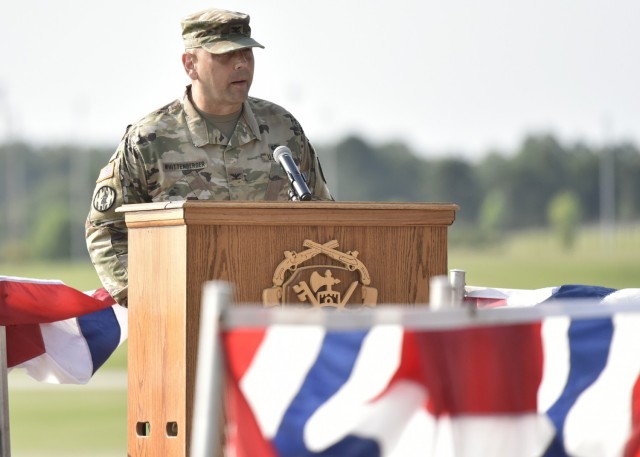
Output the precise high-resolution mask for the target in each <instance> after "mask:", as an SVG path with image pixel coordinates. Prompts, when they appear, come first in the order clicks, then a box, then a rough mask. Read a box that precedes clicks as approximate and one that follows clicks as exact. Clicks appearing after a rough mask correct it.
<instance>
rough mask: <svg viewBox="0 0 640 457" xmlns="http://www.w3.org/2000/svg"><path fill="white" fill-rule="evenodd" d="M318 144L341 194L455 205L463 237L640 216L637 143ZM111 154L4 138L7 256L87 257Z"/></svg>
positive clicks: (0, 152)
mask: <svg viewBox="0 0 640 457" xmlns="http://www.w3.org/2000/svg"><path fill="white" fill-rule="evenodd" d="M316 150H317V152H318V155H319V156H320V158H321V161H322V163H323V167H324V172H325V174H326V176H327V181H328V182H329V184H330V187H331V188H332V191H333V194H334V196H335V197H336V199H337V200H342V201H387V202H389V201H390V202H393V201H398V202H451V203H456V204H457V205H459V206H460V211H459V212H458V214H457V217H456V222H455V223H454V227H453V228H452V234H453V235H454V236H455V240H456V241H457V242H467V243H469V244H472V245H477V244H483V243H491V242H499V240H500V239H501V237H502V236H503V234H504V233H506V232H509V231H514V230H520V229H527V228H540V227H554V228H555V229H557V230H558V231H559V233H560V234H561V236H563V237H565V242H566V244H567V245H570V243H571V237H572V230H574V229H575V227H576V226H577V225H578V224H589V223H595V222H597V221H599V220H600V219H601V218H602V217H603V214H610V217H611V218H612V219H615V220H616V221H617V222H619V223H631V222H637V221H638V219H639V217H640V151H639V150H638V148H637V147H636V146H635V145H634V144H632V143H617V144H610V145H607V146H593V145H589V144H586V143H581V142H575V143H570V144H565V143H562V142H561V141H559V140H558V139H557V138H556V137H554V135H552V134H535V135H529V136H527V137H526V138H524V139H523V141H522V142H521V143H520V145H519V146H518V147H517V148H516V150H514V151H506V152H505V151H502V152H501V151H489V152H487V153H486V154H485V155H484V156H483V157H482V158H481V159H480V160H477V161H472V160H469V159H465V158H464V157H463V156H461V155H454V154H452V155H449V156H440V157H437V158H429V157H428V156H424V155H420V154H418V153H416V152H415V151H413V150H411V148H409V147H408V146H407V145H406V144H403V143H400V142H395V143H388V144H382V145H374V144H372V143H370V142H368V141H367V140H366V139H365V138H362V137H359V136H351V137H347V138H345V139H343V140H342V141H340V142H338V143H336V144H331V145H316ZM112 153H113V150H112V149H108V148H98V147H94V148H85V147H81V146H73V145H67V146H63V145H60V146H48V147H45V146H35V145H29V144H26V143H11V144H4V145H0V262H2V261H4V262H6V261H16V260H20V259H27V258H37V259H41V258H46V259H57V258H69V257H73V258H79V257H85V256H86V249H85V247H84V235H83V233H84V218H85V217H86V214H87V212H88V209H89V204H90V201H91V193H92V191H93V186H94V183H95V178H96V176H97V175H98V172H99V170H100V168H101V167H102V166H104V165H105V164H106V162H107V161H108V159H109V157H110V156H111V154H112ZM607 196H608V197H607ZM603 202H604V203H603Z"/></svg>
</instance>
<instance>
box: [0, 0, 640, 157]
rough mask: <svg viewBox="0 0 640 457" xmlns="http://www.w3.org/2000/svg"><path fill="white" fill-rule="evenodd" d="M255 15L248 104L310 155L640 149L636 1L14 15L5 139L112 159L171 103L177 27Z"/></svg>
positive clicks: (69, 0) (43, 9)
mask: <svg viewBox="0 0 640 457" xmlns="http://www.w3.org/2000/svg"><path fill="white" fill-rule="evenodd" d="M210 6H218V7H222V8H227V9H233V10H238V11H243V12H246V13H249V14H250V15H251V18H252V20H251V25H252V29H253V36H254V37H255V38H256V39H257V40H258V41H260V42H261V43H262V44H264V45H265V46H266V49H264V50H260V49H259V50H256V76H255V80H254V85H253V88H252V95H254V96H256V97H260V98H266V99H268V100H271V101H273V102H276V103H278V104H281V105H283V106H284V107H286V108H287V109H289V110H290V111H291V112H292V113H293V114H294V115H295V116H296V117H297V118H298V119H299V121H300V122H301V123H302V125H303V127H304V129H305V131H306V132H307V134H308V135H309V137H310V138H311V139H312V141H313V142H314V143H318V144H320V143H328V142H333V141H337V140H339V139H340V138H342V137H343V136H344V135H347V134H349V133H357V134H360V135H362V136H364V137H365V138H367V139H369V140H370V141H372V142H384V141H393V140H402V141H405V142H407V143H408V144H409V145H410V146H411V147H412V148H413V149H414V150H415V151H416V152H418V153H420V154H424V155H426V156H435V155H441V154H444V153H455V154H460V155H465V156H470V157H479V156H481V155H482V154H483V153H485V152H486V151H487V150H488V149H489V148H499V149H503V150H510V149H513V148H514V147H515V146H516V145H517V144H518V143H519V141H520V140H521V139H522V137H523V135H524V134H525V133H527V132H540V131H550V132H553V133H555V134H557V135H558V136H559V137H560V138H561V139H563V140H564V141H576V140H580V139H582V140H585V141H590V142H592V143H596V142H597V143H600V142H602V141H605V140H607V141H621V140H631V141H635V142H636V143H638V144H640V93H639V91H638V81H640V27H638V26H637V23H638V18H640V2H637V1H634V0H610V1H607V2H605V1H595V0H554V1H551V0H535V1H533V0H532V1H529V0H527V1H521V0H511V1H507V0H483V1H461V0H449V1H446V2H445V1H431V0H415V1H408V0H396V1H393V2H390V1H381V0H370V1H367V2H354V1H344V0H343V1H337V0H323V1H315V0H307V1H294V0H272V1H269V2H256V1H253V2H251V1H220V2H218V3H215V4H213V3H210V2H204V1H195V0H189V1H180V2H178V1H175V0H171V1H170V0H155V1H150V0H131V1H124V0H111V1H109V2H100V3H98V2H95V3H94V2H87V1H84V2H83V1H80V0H58V1H56V2H50V1H45V0H20V1H19V2H18V1H13V2H11V3H10V4H7V2H5V3H4V4H3V6H2V7H1V11H0V49H1V55H2V57H3V64H2V65H1V66H0V139H6V138H7V137H8V136H13V137H14V138H15V137H19V138H24V139H28V140H32V141H35V142H38V143H57V142H61V141H76V142H83V143H88V144H100V145H106V146H113V147H115V146H116V144H117V142H118V140H119V139H120V137H121V135H122V133H123V132H124V129H125V127H126V125H127V124H129V123H131V122H134V121H135V120H137V119H138V118H140V117H142V116H143V115H145V114H146V113H147V112H149V111H151V110H153V109H155V108H157V107H159V106H162V105H164V104H165V103H167V102H169V101H171V100H173V99H174V98H176V97H177V96H179V95H180V94H181V92H182V90H183V87H184V85H185V84H187V83H188V80H187V78H186V76H185V75H184V72H183V70H182V66H181V63H180V54H181V52H182V43H181V37H180V26H179V21H180V18H181V17H183V16H185V15H187V14H189V13H192V12H195V11H198V10H201V9H204V8H207V7H210Z"/></svg>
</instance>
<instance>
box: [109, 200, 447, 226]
mask: <svg viewBox="0 0 640 457" xmlns="http://www.w3.org/2000/svg"><path fill="white" fill-rule="evenodd" d="M458 209H459V207H458V205H455V204H453V203H393V202H330V201H321V202H293V201H291V202H254V201H201V200H182V201H170V202H158V203H140V204H135V205H123V206H121V207H120V208H118V209H117V211H118V212H122V213H124V214H125V220H126V223H127V226H128V227H146V226H154V225H162V226H167V225H189V224H193V225H255V224H264V225H371V224H380V223H382V225H388V226H405V225H451V224H452V223H453V221H454V220H455V213H456V211H457V210H458Z"/></svg>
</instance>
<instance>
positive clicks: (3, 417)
mask: <svg viewBox="0 0 640 457" xmlns="http://www.w3.org/2000/svg"><path fill="white" fill-rule="evenodd" d="M8 373H9V370H8V369H7V330H6V329H5V327H4V326H2V325H0V396H1V397H0V403H1V406H2V411H0V456H1V457H11V430H10V427H9V385H8V384H9V379H8V377H7V375H8Z"/></svg>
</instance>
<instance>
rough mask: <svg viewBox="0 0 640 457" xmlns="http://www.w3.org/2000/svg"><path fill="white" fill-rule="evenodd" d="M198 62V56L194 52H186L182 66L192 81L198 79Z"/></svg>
mask: <svg viewBox="0 0 640 457" xmlns="http://www.w3.org/2000/svg"><path fill="white" fill-rule="evenodd" d="M197 60H198V59H197V57H196V55H195V54H194V53H192V52H185V53H184V54H182V66H183V67H184V71H185V72H186V73H187V76H189V78H191V80H192V81H195V80H196V79H198V72H197V71H196V61H197Z"/></svg>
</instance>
